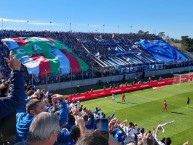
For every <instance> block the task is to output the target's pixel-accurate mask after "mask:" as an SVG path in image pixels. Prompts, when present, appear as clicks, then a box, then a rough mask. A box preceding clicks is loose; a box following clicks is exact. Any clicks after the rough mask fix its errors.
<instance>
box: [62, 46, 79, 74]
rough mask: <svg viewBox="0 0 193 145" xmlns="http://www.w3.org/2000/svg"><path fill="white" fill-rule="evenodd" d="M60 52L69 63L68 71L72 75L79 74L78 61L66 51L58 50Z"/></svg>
mask: <svg viewBox="0 0 193 145" xmlns="http://www.w3.org/2000/svg"><path fill="white" fill-rule="evenodd" d="M60 51H61V52H62V53H63V54H64V55H66V57H67V58H68V60H69V61H70V71H71V72H72V73H79V72H80V65H79V63H78V60H77V59H76V58H75V57H74V56H73V55H71V54H70V53H69V52H68V51H66V50H64V49H60Z"/></svg>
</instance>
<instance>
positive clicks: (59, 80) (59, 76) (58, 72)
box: [58, 68, 60, 89]
mask: <svg viewBox="0 0 193 145" xmlns="http://www.w3.org/2000/svg"><path fill="white" fill-rule="evenodd" d="M58 74H59V89H60V68H59V70H58Z"/></svg>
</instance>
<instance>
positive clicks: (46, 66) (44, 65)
mask: <svg viewBox="0 0 193 145" xmlns="http://www.w3.org/2000/svg"><path fill="white" fill-rule="evenodd" d="M30 57H31V58H33V60H35V61H36V62H38V63H39V70H40V72H39V76H40V77H46V75H47V74H49V73H50V63H49V60H48V59H46V58H45V57H43V56H41V55H39V54H32V55H31V56H30Z"/></svg>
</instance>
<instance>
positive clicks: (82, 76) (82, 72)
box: [81, 67, 83, 80]
mask: <svg viewBox="0 0 193 145" xmlns="http://www.w3.org/2000/svg"><path fill="white" fill-rule="evenodd" d="M81 72H82V80H83V70H82V67H81Z"/></svg>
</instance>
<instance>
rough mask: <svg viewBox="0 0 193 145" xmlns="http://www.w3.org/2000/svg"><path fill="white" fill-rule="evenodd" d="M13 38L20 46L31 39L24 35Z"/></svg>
mask: <svg viewBox="0 0 193 145" xmlns="http://www.w3.org/2000/svg"><path fill="white" fill-rule="evenodd" d="M12 39H13V40H15V41H16V42H17V44H18V45H19V46H23V45H26V44H28V43H29V41H27V40H24V39H23V38H22V37H16V38H12Z"/></svg>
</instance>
